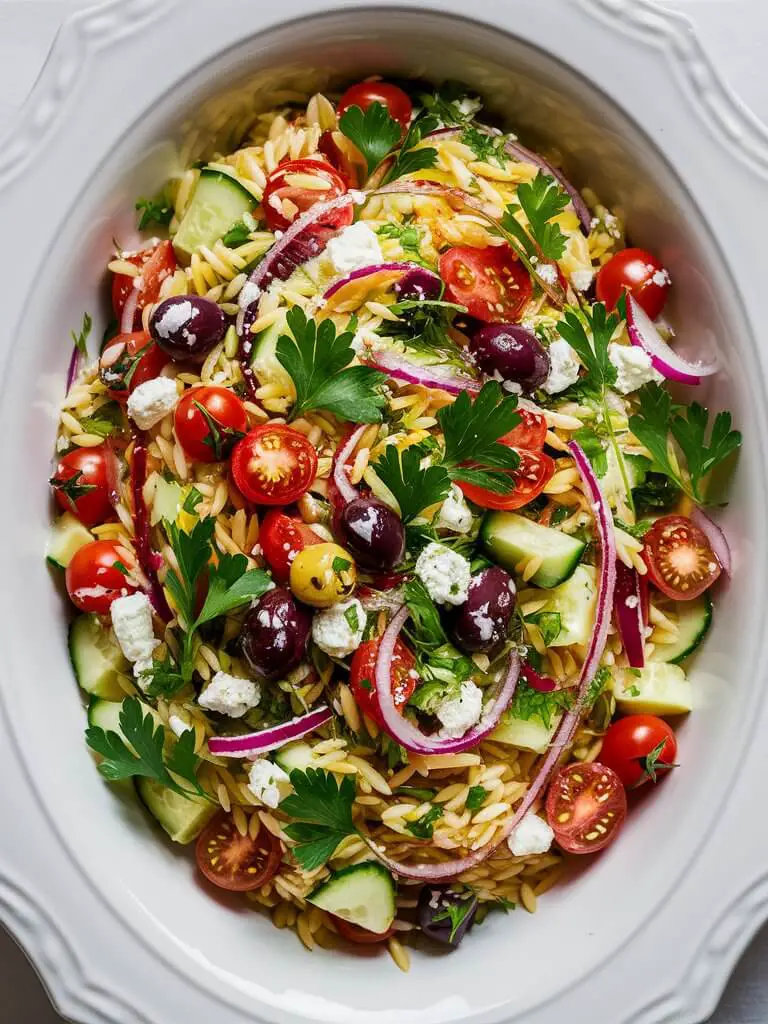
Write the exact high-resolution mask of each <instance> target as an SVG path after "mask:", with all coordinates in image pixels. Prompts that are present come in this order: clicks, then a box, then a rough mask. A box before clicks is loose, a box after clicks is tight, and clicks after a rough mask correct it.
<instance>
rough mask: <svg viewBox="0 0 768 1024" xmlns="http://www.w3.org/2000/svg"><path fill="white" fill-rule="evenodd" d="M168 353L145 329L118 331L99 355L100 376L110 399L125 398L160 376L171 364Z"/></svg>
mask: <svg viewBox="0 0 768 1024" xmlns="http://www.w3.org/2000/svg"><path fill="white" fill-rule="evenodd" d="M170 361H171V359H170V356H167V355H166V354H165V352H163V350H162V349H161V348H159V347H158V346H157V345H156V344H155V342H154V341H152V339H151V337H150V336H149V332H148V331H134V332H133V334H117V335H115V337H114V338H111V339H110V340H109V341H108V342H107V345H106V347H105V349H104V351H103V352H102V354H101V362H100V368H99V376H100V377H101V380H102V382H103V383H104V384H106V386H107V387H108V388H109V393H110V395H112V397H113V398H116V399H118V400H121V399H125V398H127V397H128V395H129V394H130V393H131V392H132V391H135V390H136V388H137V387H138V386H139V385H140V384H143V383H144V382H145V381H148V380H153V379H154V378H155V377H159V376H160V373H161V371H162V369H163V367H164V366H167V365H168V363H170Z"/></svg>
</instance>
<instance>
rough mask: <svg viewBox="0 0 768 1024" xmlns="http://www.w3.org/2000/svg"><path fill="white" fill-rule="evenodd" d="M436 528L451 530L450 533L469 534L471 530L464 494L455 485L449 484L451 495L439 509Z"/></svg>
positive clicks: (470, 514) (469, 514) (470, 516)
mask: <svg viewBox="0 0 768 1024" xmlns="http://www.w3.org/2000/svg"><path fill="white" fill-rule="evenodd" d="M437 528H438V530H440V529H442V530H451V532H452V533H469V531H470V530H471V529H472V513H471V512H470V510H469V505H467V501H466V498H465V497H464V492H463V491H462V489H461V488H460V487H459V486H458V485H457V484H451V493H450V494H449V495H448V497H447V498H446V499H445V501H444V502H443V504H442V506H441V507H440V515H439V517H438V520H437Z"/></svg>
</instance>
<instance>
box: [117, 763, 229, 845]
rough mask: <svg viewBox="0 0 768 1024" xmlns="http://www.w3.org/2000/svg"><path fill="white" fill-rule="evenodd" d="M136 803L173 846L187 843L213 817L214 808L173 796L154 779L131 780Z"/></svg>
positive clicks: (199, 799) (195, 798)
mask: <svg viewBox="0 0 768 1024" xmlns="http://www.w3.org/2000/svg"><path fill="white" fill-rule="evenodd" d="M134 784H135V786H136V792H137V793H138V794H139V799H140V800H141V802H142V803H143V804H144V806H145V807H146V808H147V810H148V811H149V813H150V814H151V815H152V817H153V818H155V819H156V820H157V821H158V822H159V823H160V825H162V827H163V828H164V829H165V831H166V832H167V833H168V835H169V836H170V837H171V839H172V840H173V841H174V843H182V844H184V843H191V842H192V840H193V839H196V838H197V836H199V835H200V833H201V832H202V831H203V829H204V828H205V826H206V825H207V824H208V822H209V821H210V820H211V818H212V817H213V815H214V814H215V813H216V810H217V808H216V805H215V804H214V803H212V802H211V801H210V800H205V799H203V797H201V796H191V797H189V798H187V797H184V796H181V795H180V794H179V793H174V791H173V790H172V789H169V788H168V787H167V786H162V785H161V784H160V783H159V782H155V780H154V779H146V778H143V777H141V778H137V779H134Z"/></svg>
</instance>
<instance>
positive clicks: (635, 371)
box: [608, 341, 664, 395]
mask: <svg viewBox="0 0 768 1024" xmlns="http://www.w3.org/2000/svg"><path fill="white" fill-rule="evenodd" d="M608 358H609V359H610V361H611V362H612V363H613V365H614V366H615V367H616V384H615V385H614V387H615V388H616V390H617V391H619V392H620V393H621V394H622V395H629V394H630V393H631V392H632V391H637V389H638V388H641V387H642V386H643V384H647V383H648V382H649V381H652V380H655V381H662V380H664V378H663V376H662V375H661V374H660V373H659V371H658V370H655V369H654V368H653V364H652V363H651V357H650V356H649V355H648V353H647V352H646V351H644V349H642V348H639V347H638V346H637V345H620V344H619V343H618V342H616V341H612V342H611V344H610V345H609V346H608Z"/></svg>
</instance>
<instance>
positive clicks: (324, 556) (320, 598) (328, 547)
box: [291, 544, 357, 608]
mask: <svg viewBox="0 0 768 1024" xmlns="http://www.w3.org/2000/svg"><path fill="white" fill-rule="evenodd" d="M356 579H357V572H356V570H355V563H354V560H353V558H352V555H350V553H349V552H348V551H345V550H344V548H342V547H340V546H339V545H338V544H310V545H309V547H306V548H304V550H303V551H300V552H299V553H298V555H296V557H295V558H294V560H293V562H292V563H291V590H292V591H293V592H294V594H295V595H296V597H298V599H299V600H300V601H303V602H304V603H305V604H311V605H312V606H313V607H314V608H330V606H331V605H332V604H336V602H337V601H343V600H344V599H345V598H347V597H349V595H350V594H351V593H352V591H353V590H354V589H355V581H356Z"/></svg>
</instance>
